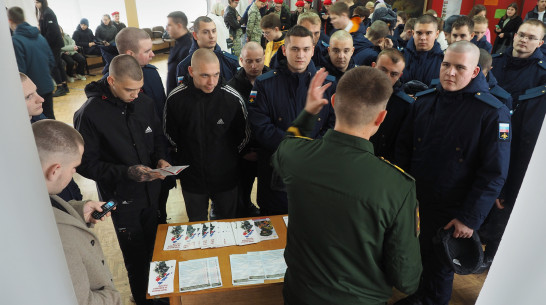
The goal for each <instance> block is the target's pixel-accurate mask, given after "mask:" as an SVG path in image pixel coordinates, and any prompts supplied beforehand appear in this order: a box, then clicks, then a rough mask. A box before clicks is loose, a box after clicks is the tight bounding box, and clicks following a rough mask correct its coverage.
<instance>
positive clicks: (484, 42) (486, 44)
mask: <svg viewBox="0 0 546 305" xmlns="http://www.w3.org/2000/svg"><path fill="white" fill-rule="evenodd" d="M470 42H472V43H473V44H475V45H476V46H477V47H478V48H480V49H484V50H486V51H487V52H489V53H491V50H492V49H493V46H492V45H491V44H490V43H489V41H487V37H485V35H483V37H482V39H480V40H479V41H478V37H476V36H474V38H472V40H471V41H470Z"/></svg>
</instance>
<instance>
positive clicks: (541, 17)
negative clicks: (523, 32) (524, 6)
mask: <svg viewBox="0 0 546 305" xmlns="http://www.w3.org/2000/svg"><path fill="white" fill-rule="evenodd" d="M544 12H546V11H542V12H538V20H540V21H542V22H544Z"/></svg>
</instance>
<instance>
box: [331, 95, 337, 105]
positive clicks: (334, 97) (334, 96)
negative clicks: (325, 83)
mask: <svg viewBox="0 0 546 305" xmlns="http://www.w3.org/2000/svg"><path fill="white" fill-rule="evenodd" d="M335 99H336V94H335V93H334V94H332V98H331V101H330V103H332V108H334V103H335V101H334V100H335Z"/></svg>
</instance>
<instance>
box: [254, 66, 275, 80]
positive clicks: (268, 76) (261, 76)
mask: <svg viewBox="0 0 546 305" xmlns="http://www.w3.org/2000/svg"><path fill="white" fill-rule="evenodd" d="M276 75H277V71H276V70H275V69H273V70H271V71H269V72H266V73H264V74H262V75H260V76H258V77H257V78H256V79H257V80H260V81H262V80H266V79H269V78H272V77H274V76H276Z"/></svg>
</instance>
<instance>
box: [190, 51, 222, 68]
mask: <svg viewBox="0 0 546 305" xmlns="http://www.w3.org/2000/svg"><path fill="white" fill-rule="evenodd" d="M203 62H205V63H216V64H218V66H220V61H219V60H218V57H217V56H216V54H214V52H213V51H211V50H209V49H204V48H201V49H197V50H196V51H195V52H193V55H192V56H191V64H190V66H191V67H194V68H195V66H198V65H199V64H201V63H203Z"/></svg>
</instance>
